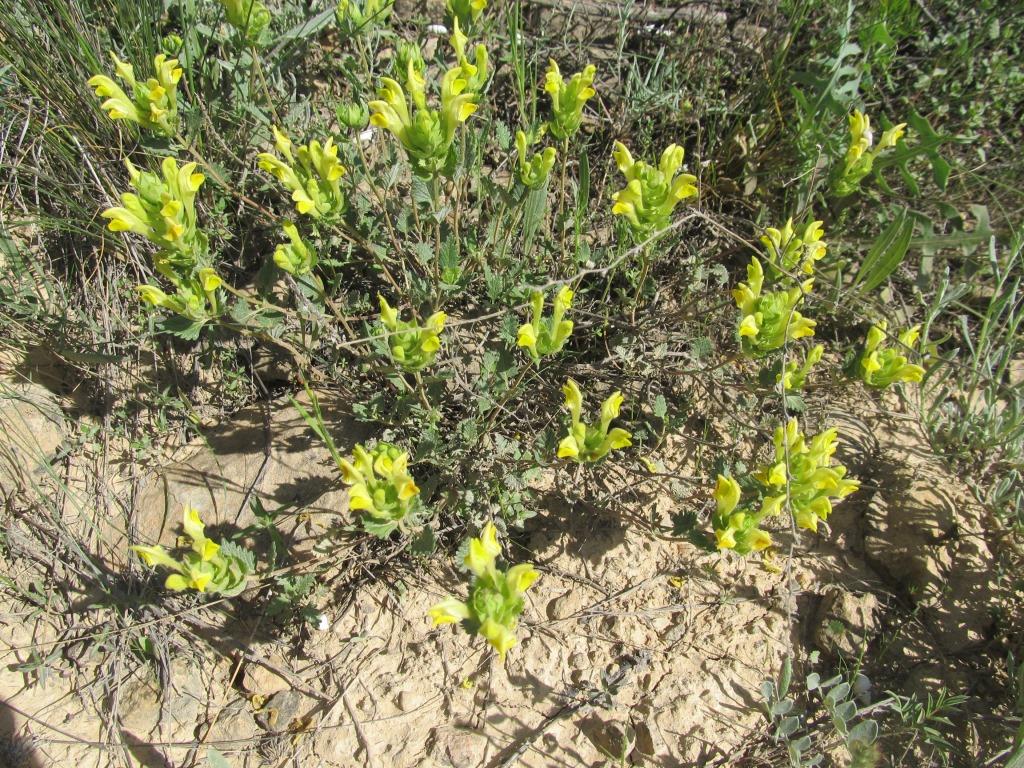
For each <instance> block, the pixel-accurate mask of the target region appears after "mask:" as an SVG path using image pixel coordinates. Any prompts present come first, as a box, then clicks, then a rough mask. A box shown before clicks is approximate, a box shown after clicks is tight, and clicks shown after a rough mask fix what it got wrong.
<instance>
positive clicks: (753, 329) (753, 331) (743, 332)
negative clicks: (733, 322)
mask: <svg viewBox="0 0 1024 768" xmlns="http://www.w3.org/2000/svg"><path fill="white" fill-rule="evenodd" d="M758 330H759V327H758V323H757V317H756V316H754V315H747V316H746V317H744V318H743V320H742V321H741V322H740V330H739V333H740V336H750V337H754V336H757V332H758Z"/></svg>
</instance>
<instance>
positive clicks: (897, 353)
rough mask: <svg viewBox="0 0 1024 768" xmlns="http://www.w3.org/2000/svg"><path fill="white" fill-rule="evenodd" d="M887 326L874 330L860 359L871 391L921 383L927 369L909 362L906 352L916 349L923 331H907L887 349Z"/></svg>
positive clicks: (874, 326)
mask: <svg viewBox="0 0 1024 768" xmlns="http://www.w3.org/2000/svg"><path fill="white" fill-rule="evenodd" d="M886 328H887V323H886V321H885V320H881V321H879V322H878V323H876V324H875V325H873V326H871V329H870V330H869V331H868V336H867V339H866V340H865V342H864V349H863V350H862V351H861V353H860V357H859V359H858V367H859V373H860V377H861V379H862V380H863V381H864V383H865V384H867V385H868V386H869V387H874V388H876V389H884V388H885V387H888V386H890V385H892V384H895V383H896V382H898V381H914V382H917V381H921V379H922V378H924V373H925V371H924V368H922V367H921V366H920V365H915V364H913V363H908V362H907V356H906V354H905V353H906V352H909V351H911V350H913V349H914V346H915V345H916V344H917V339H918V336H920V334H921V327H920V326H919V325H915V326H914V327H912V328H908V329H907V330H905V331H903V332H902V333H900V334H899V336H898V337H897V339H896V341H897V343H896V345H895V346H892V347H883V346H882V343H883V342H884V341H885V338H886Z"/></svg>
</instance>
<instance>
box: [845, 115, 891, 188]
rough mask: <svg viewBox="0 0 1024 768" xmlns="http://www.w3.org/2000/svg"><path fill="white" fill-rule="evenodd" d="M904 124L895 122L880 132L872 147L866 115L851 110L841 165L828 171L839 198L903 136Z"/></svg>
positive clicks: (857, 185)
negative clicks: (846, 146) (844, 152)
mask: <svg viewBox="0 0 1024 768" xmlns="http://www.w3.org/2000/svg"><path fill="white" fill-rule="evenodd" d="M905 129H906V123H899V124H898V125H894V126H893V127H892V128H889V129H888V130H886V131H883V132H882V136H881V139H880V140H879V142H878V146H874V133H873V131H872V130H871V121H870V119H869V118H868V116H867V115H865V114H863V113H862V112H860V111H859V110H854V112H853V114H852V115H850V145H849V147H848V148H847V150H846V156H845V158H844V160H843V163H842V165H841V166H837V167H836V168H835V169H834V170H833V173H832V189H833V191H834V192H835V193H836V194H837V195H838V196H840V197H845V196H847V195H850V194H853V193H854V192H856V191H857V190H858V189H859V188H860V184H861V181H862V180H863V179H864V177H866V176H867V175H868V174H869V173H871V170H872V168H873V166H874V162H875V159H876V158H877V157H878V156H879V155H880V154H881V153H883V152H885V151H887V150H889V149H892V148H893V147H895V146H896V143H897V142H898V141H899V140H900V139H901V138H902V137H903V135H904V131H905Z"/></svg>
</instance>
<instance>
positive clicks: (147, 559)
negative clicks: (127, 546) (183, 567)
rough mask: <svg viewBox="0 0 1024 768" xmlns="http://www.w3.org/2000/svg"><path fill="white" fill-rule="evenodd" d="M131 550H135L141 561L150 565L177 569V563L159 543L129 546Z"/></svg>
mask: <svg viewBox="0 0 1024 768" xmlns="http://www.w3.org/2000/svg"><path fill="white" fill-rule="evenodd" d="M131 550H132V552H135V553H136V554H137V555H138V556H139V557H141V558H142V561H143V562H144V563H145V564H146V565H148V566H150V567H153V566H157V565H162V566H164V567H165V568H172V569H177V568H178V567H179V566H178V563H177V562H176V561H175V560H174V558H172V557H171V556H170V555H169V554H168V553H167V551H166V550H165V549H164V548H163V547H161V546H160V545H156V546H153V547H143V546H133V547H131Z"/></svg>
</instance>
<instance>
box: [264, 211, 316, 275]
mask: <svg viewBox="0 0 1024 768" xmlns="http://www.w3.org/2000/svg"><path fill="white" fill-rule="evenodd" d="M281 229H283V230H284V233H285V234H286V235H287V236H288V239H289V241H290V242H288V243H282V244H281V245H278V246H277V248H276V249H275V250H274V263H275V264H277V266H278V267H280V268H281V269H282V270H284V271H285V272H287V273H288V274H289V275H292V276H294V277H302V276H303V275H308V274H309V273H310V272H312V271H313V267H315V266H316V262H317V257H316V251H314V250H313V249H312V248H311V247H310V246H309V245H307V244H306V242H305V241H304V240H303V239H302V238H301V237H300V236H299V230H298V229H297V228H296V227H295V225H294V224H292V223H291V222H285V223H284V224H283V225H282V226H281Z"/></svg>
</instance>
